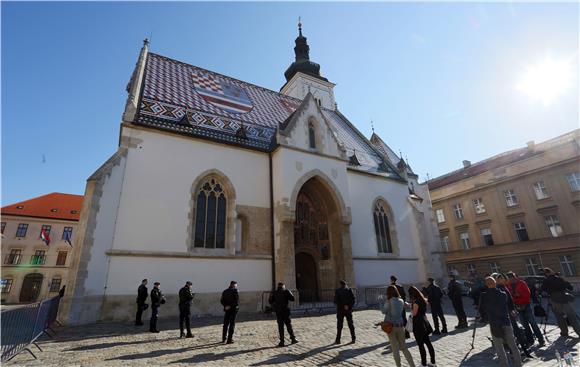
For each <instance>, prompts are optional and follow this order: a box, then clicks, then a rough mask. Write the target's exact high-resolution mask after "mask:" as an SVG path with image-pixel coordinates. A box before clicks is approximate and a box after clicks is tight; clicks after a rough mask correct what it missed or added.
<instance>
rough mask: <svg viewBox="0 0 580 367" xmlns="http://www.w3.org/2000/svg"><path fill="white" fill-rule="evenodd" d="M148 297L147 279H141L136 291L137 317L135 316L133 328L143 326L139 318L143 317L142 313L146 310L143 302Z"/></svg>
mask: <svg viewBox="0 0 580 367" xmlns="http://www.w3.org/2000/svg"><path fill="white" fill-rule="evenodd" d="M148 296H149V292H147V279H143V281H141V285H140V286H139V288H138V289H137V315H136V316H135V326H141V325H143V321H142V320H141V317H142V316H143V311H145V310H146V309H147V304H146V303H145V301H146V300H147V297H148Z"/></svg>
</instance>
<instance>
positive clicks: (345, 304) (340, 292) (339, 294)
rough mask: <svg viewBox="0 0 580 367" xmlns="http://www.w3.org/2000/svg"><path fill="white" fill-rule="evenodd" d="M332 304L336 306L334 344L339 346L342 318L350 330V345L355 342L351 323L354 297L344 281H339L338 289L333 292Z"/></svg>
mask: <svg viewBox="0 0 580 367" xmlns="http://www.w3.org/2000/svg"><path fill="white" fill-rule="evenodd" d="M334 303H335V304H336V319H337V320H336V329H337V330H336V340H335V342H334V344H340V337H341V335H342V327H343V325H344V318H345V317H346V322H347V324H348V329H349V330H350V338H351V343H354V342H355V341H356V335H355V333H354V323H353V322H352V308H353V307H354V303H355V297H354V294H353V293H352V289H350V288H349V287H348V286H347V284H346V281H344V280H341V281H340V288H338V289H337V290H336V291H334Z"/></svg>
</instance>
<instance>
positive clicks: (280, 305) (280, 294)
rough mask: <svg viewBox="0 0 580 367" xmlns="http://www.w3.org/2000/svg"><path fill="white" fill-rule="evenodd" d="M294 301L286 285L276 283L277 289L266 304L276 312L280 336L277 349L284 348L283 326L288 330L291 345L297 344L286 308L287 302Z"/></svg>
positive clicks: (288, 308) (288, 309)
mask: <svg viewBox="0 0 580 367" xmlns="http://www.w3.org/2000/svg"><path fill="white" fill-rule="evenodd" d="M293 301H294V295H293V294H292V292H290V291H289V290H288V289H286V285H285V284H284V283H282V282H280V283H278V288H276V290H275V291H274V292H272V294H271V295H270V298H269V299H268V303H270V304H271V305H272V308H273V309H274V311H275V312H276V321H277V322H278V334H280V343H279V344H278V346H279V347H283V346H284V325H286V328H287V329H288V334H290V340H291V341H292V344H296V343H298V340H296V337H295V336H294V330H292V321H291V320H290V307H288V303H289V302H293Z"/></svg>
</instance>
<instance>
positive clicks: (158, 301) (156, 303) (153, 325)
mask: <svg viewBox="0 0 580 367" xmlns="http://www.w3.org/2000/svg"><path fill="white" fill-rule="evenodd" d="M160 285H161V283H159V282H155V283H153V289H152V290H151V295H150V297H151V320H149V331H150V332H152V333H158V332H159V330H157V318H158V317H159V307H160V306H161V305H163V304H165V296H164V295H163V293H161V289H159V286H160Z"/></svg>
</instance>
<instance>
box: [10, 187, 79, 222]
mask: <svg viewBox="0 0 580 367" xmlns="http://www.w3.org/2000/svg"><path fill="white" fill-rule="evenodd" d="M82 204H83V196H82V195H73V194H62V193H60V192H53V193H52V194H46V195H42V196H39V197H36V198H34V199H30V200H25V201H21V202H19V203H16V204H12V205H7V206H5V207H3V208H2V215H3V216H4V215H18V216H24V217H38V218H52V219H66V220H76V221H78V220H79V217H80V213H81V206H82Z"/></svg>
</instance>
